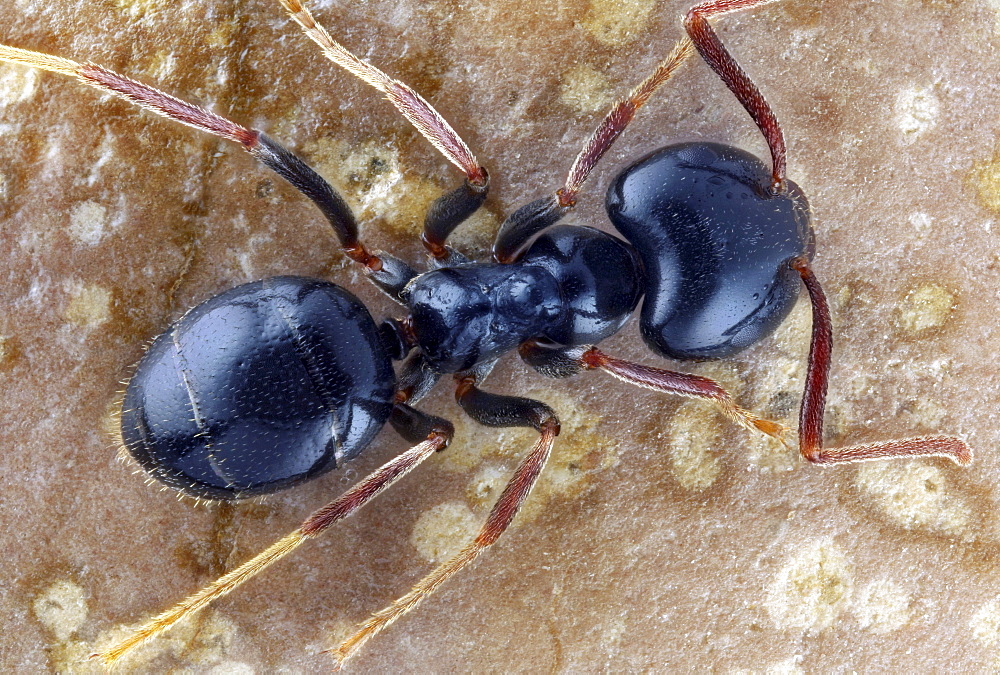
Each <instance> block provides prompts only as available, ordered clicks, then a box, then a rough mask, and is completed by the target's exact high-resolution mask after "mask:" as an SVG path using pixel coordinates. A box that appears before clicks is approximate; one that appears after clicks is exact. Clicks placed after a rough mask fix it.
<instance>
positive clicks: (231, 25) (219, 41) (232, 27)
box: [205, 21, 236, 47]
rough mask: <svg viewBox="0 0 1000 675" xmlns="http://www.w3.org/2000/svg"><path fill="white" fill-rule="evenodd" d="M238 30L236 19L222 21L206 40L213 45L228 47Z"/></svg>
mask: <svg viewBox="0 0 1000 675" xmlns="http://www.w3.org/2000/svg"><path fill="white" fill-rule="evenodd" d="M235 31H236V22H235V21H220V22H218V23H217V24H216V25H215V28H214V29H213V30H212V32H211V33H209V34H208V37H207V38H205V41H206V42H207V43H208V44H209V45H210V46H212V47H228V46H230V44H232V39H233V33H234V32H235Z"/></svg>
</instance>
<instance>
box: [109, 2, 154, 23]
mask: <svg viewBox="0 0 1000 675" xmlns="http://www.w3.org/2000/svg"><path fill="white" fill-rule="evenodd" d="M164 4H165V3H164V0H116V2H115V5H116V6H117V7H118V9H119V10H121V11H122V12H125V13H126V14H128V15H129V16H130V17H131V18H133V19H141V18H143V17H145V16H146V15H147V14H155V13H156V12H158V11H159V10H160V9H162V8H163V5H164Z"/></svg>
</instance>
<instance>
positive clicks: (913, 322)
mask: <svg viewBox="0 0 1000 675" xmlns="http://www.w3.org/2000/svg"><path fill="white" fill-rule="evenodd" d="M954 306H955V296H954V295H952V293H951V292H950V291H949V290H948V289H946V288H944V287H943V286H940V285H938V284H933V283H928V284H923V285H921V286H918V287H917V288H915V289H913V290H911V291H910V292H909V293H908V294H907V295H906V299H905V300H903V302H902V303H901V304H900V308H899V324H900V327H901V328H903V330H905V331H907V332H908V333H919V332H921V331H925V330H927V329H929V328H940V327H941V326H943V325H944V324H945V322H946V321H947V320H948V317H949V316H950V315H951V311H952V308H953V307H954Z"/></svg>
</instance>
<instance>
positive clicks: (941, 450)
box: [792, 258, 972, 464]
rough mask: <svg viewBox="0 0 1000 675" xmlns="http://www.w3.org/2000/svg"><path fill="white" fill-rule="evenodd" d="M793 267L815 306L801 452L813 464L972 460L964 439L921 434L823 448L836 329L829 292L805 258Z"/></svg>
mask: <svg viewBox="0 0 1000 675" xmlns="http://www.w3.org/2000/svg"><path fill="white" fill-rule="evenodd" d="M792 267H793V268H794V269H795V270H796V271H798V273H799V274H800V275H801V277H802V281H803V283H805V285H806V289H807V290H808V291H809V299H810V300H811V301H812V306H813V328H812V342H811V344H810V346H809V366H808V369H807V371H806V387H805V393H804V394H803V395H802V408H801V409H800V410H799V451H800V452H801V453H802V456H803V457H805V458H806V459H807V460H809V461H810V462H813V463H814V464H834V463H841V462H860V461H864V460H869V459H888V458H892V457H930V456H937V457H947V458H948V459H951V460H953V461H954V462H956V463H957V464H968V463H969V462H971V461H972V449H971V448H969V446H968V445H967V444H966V443H965V441H963V440H961V439H959V438H955V437H953V436H922V437H919V438H902V439H896V440H891V441H880V442H876V443H866V444H864V445H854V446H850V447H846V448H824V447H823V413H824V410H825V408H826V389H827V385H828V382H829V376H830V354H831V350H832V346H833V331H832V330H831V326H830V307H829V305H828V304H827V302H826V295H825V294H824V293H823V289H822V288H821V287H820V285H819V281H817V280H816V276H815V275H814V274H813V272H812V270H811V269H810V268H809V263H808V261H807V260H806V259H804V258H796V259H795V260H793V261H792Z"/></svg>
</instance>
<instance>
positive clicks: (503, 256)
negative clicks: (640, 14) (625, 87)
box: [493, 38, 694, 263]
mask: <svg viewBox="0 0 1000 675" xmlns="http://www.w3.org/2000/svg"><path fill="white" fill-rule="evenodd" d="M693 52H694V49H693V48H692V45H691V41H690V40H689V39H687V38H682V39H681V40H680V41H679V42H678V43H677V44H676V45H675V46H674V48H673V50H671V52H670V53H669V54H668V55H667V57H666V58H665V59H664V60H663V61H662V62H660V65H658V66H657V67H656V70H654V71H653V73H652V74H651V75H650V76H649V77H647V78H646V79H645V80H643V81H642V82H641V83H640V84H639V86H637V87H636V88H635V89H633V90H632V91H631V92H630V93H629V95H628V96H626V97H624V98H621V99H618V101H616V102H615V104H614V105H613V106H612V107H611V110H610V111H609V112H608V114H607V115H606V116H605V117H604V119H603V120H601V123H600V124H599V125H598V126H597V129H595V130H594V133H593V134H592V135H591V136H590V138H589V139H588V140H587V142H586V143H585V144H584V146H583V149H582V150H580V154H578V155H577V156H576V160H574V162H573V166H572V167H571V168H570V170H569V174H568V175H567V176H566V183H565V185H563V187H562V188H560V189H559V190H557V191H556V193H555V194H554V195H550V196H548V197H543V198H541V199H537V200H535V201H533V202H530V203H529V204H526V205H525V206H522V207H521V208H519V209H518V210H517V211H515V212H514V213H512V214H510V216H509V217H508V218H507V220H505V221H504V223H503V225H501V227H500V232H499V233H498V234H497V239H496V242H495V243H494V245H493V257H494V259H495V260H497V262H502V263H510V262H514V261H515V260H517V258H518V257H519V256H520V254H521V252H522V249H523V248H524V246H525V244H527V242H528V241H529V240H530V239H531V237H533V236H534V235H535V234H537V233H539V232H541V231H542V230H543V229H545V228H546V227H548V226H549V225H552V224H554V223H556V222H557V221H558V220H559V219H560V218H562V217H563V216H564V215H565V214H566V212H567V211H568V210H569V209H571V208H572V207H573V206H574V205H575V204H576V197H577V194H578V193H579V192H580V189H581V188H582V187H583V184H584V183H585V182H586V181H587V178H589V177H590V174H591V172H592V171H593V170H594V167H596V166H597V163H598V162H599V161H600V160H601V158H602V157H603V156H604V155H605V153H607V151H608V150H610V149H611V146H612V145H614V142H615V141H616V140H617V139H618V137H619V136H621V134H622V132H623V131H625V128H626V127H627V126H628V125H629V123H630V122H631V121H632V120H633V119H634V118H635V114H636V112H637V111H638V110H639V108H640V107H642V105H643V104H644V103H646V101H648V100H649V97H650V96H652V95H653V92H655V91H656V90H657V89H658V88H660V87H661V86H662V85H663V84H665V83H666V82H667V81H668V80H670V78H671V77H673V75H674V73H675V72H676V70H677V68H678V67H680V65H681V64H682V63H684V62H685V61H686V60H687V59H688V57H689V56H691V54H692V53H693Z"/></svg>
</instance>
